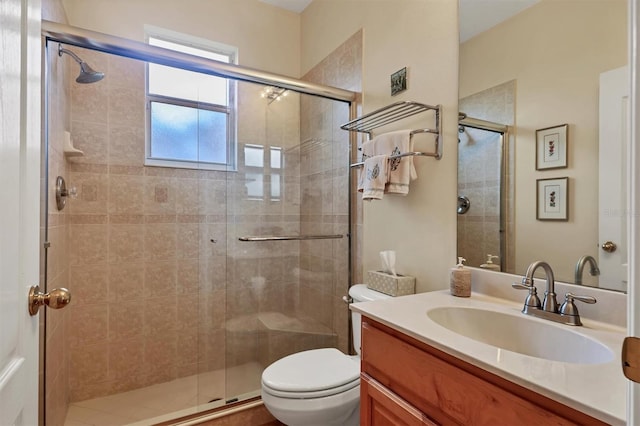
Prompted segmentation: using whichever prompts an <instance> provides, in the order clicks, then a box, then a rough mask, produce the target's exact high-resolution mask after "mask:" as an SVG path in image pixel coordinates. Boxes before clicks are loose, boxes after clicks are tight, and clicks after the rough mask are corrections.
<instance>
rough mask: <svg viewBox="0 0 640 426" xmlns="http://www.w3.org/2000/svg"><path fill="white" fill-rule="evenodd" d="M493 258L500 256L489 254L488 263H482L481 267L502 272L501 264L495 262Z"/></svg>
mask: <svg viewBox="0 0 640 426" xmlns="http://www.w3.org/2000/svg"><path fill="white" fill-rule="evenodd" d="M493 259H500V257H498V256H496V255H494V254H487V263H483V264H482V265H480V267H481V268H483V269H489V270H491V271H498V272H500V265H498V264H497V263H493Z"/></svg>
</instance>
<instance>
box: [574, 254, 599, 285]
mask: <svg viewBox="0 0 640 426" xmlns="http://www.w3.org/2000/svg"><path fill="white" fill-rule="evenodd" d="M587 262H588V263H589V266H590V269H589V275H591V276H592V277H595V276H596V275H600V268H598V262H596V260H595V259H594V258H593V257H592V256H587V255H585V256H582V257H581V258H580V259H579V260H578V263H576V273H575V277H574V283H575V284H578V285H582V271H583V270H584V265H585V264H586V263H587Z"/></svg>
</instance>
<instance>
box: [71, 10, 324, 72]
mask: <svg viewBox="0 0 640 426" xmlns="http://www.w3.org/2000/svg"><path fill="white" fill-rule="evenodd" d="M63 1H64V5H65V8H66V10H67V14H68V16H69V23H70V24H71V25H74V26H78V27H81V28H86V29H90V30H93V31H98V32H104V33H107V34H112V35H116V36H120V37H125V38H128V39H132V40H138V41H143V40H144V25H145V24H148V25H154V26H158V27H161V28H168V29H171V30H173V31H178V32H182V33H185V34H190V35H193V36H196V37H202V38H205V39H208V40H214V41H217V42H220V43H225V44H229V45H232V46H235V47H237V48H238V51H239V55H238V56H239V63H240V64H241V65H243V66H247V67H253V68H258V69H260V70H263V71H270V72H274V73H279V74H285V75H289V76H292V77H298V76H299V75H300V66H299V64H300V60H299V52H300V17H299V15H298V14H296V13H293V12H288V11H285V10H283V9H279V8H276V7H273V6H270V5H268V4H265V3H262V2H259V1H258V0H215V1H209V0H182V1H180V2H176V1H175V0H153V1H151V2H150V1H149V0H63ZM327 53H328V52H327Z"/></svg>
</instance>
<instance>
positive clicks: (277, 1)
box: [260, 0, 313, 13]
mask: <svg viewBox="0 0 640 426" xmlns="http://www.w3.org/2000/svg"><path fill="white" fill-rule="evenodd" d="M260 1H261V2H263V3H268V4H271V5H273V6H276V7H281V8H283V9H287V10H290V11H292V12H295V13H300V12H302V11H303V10H304V9H305V7H307V6H309V3H311V2H312V1H313V0H260Z"/></svg>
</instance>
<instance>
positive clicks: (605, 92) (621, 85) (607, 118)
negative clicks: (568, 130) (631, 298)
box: [597, 66, 629, 290]
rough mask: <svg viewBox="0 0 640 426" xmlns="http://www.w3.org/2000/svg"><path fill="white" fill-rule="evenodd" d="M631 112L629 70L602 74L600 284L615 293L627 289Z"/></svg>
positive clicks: (622, 69)
mask: <svg viewBox="0 0 640 426" xmlns="http://www.w3.org/2000/svg"><path fill="white" fill-rule="evenodd" d="M628 112H629V68H628V67H626V66H625V67H622V68H617V69H615V70H611V71H607V72H604V73H602V74H600V138H599V147H600V149H599V151H600V152H599V154H600V156H599V165H600V173H599V175H600V177H599V180H600V188H599V204H600V214H599V239H600V241H599V247H598V248H597V250H598V253H597V258H598V259H599V260H598V263H599V264H600V279H599V281H600V283H604V284H606V287H607V288H611V289H614V290H626V289H627V255H628V253H627V251H628V250H627V247H628V244H627V227H626V226H627V220H626V218H627V215H626V211H627V168H626V164H627V158H628V152H627V145H628V143H627V141H628V137H629V134H628V118H627V117H628V116H627V114H628ZM621 165H622V167H621ZM603 245H604V248H603Z"/></svg>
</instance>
